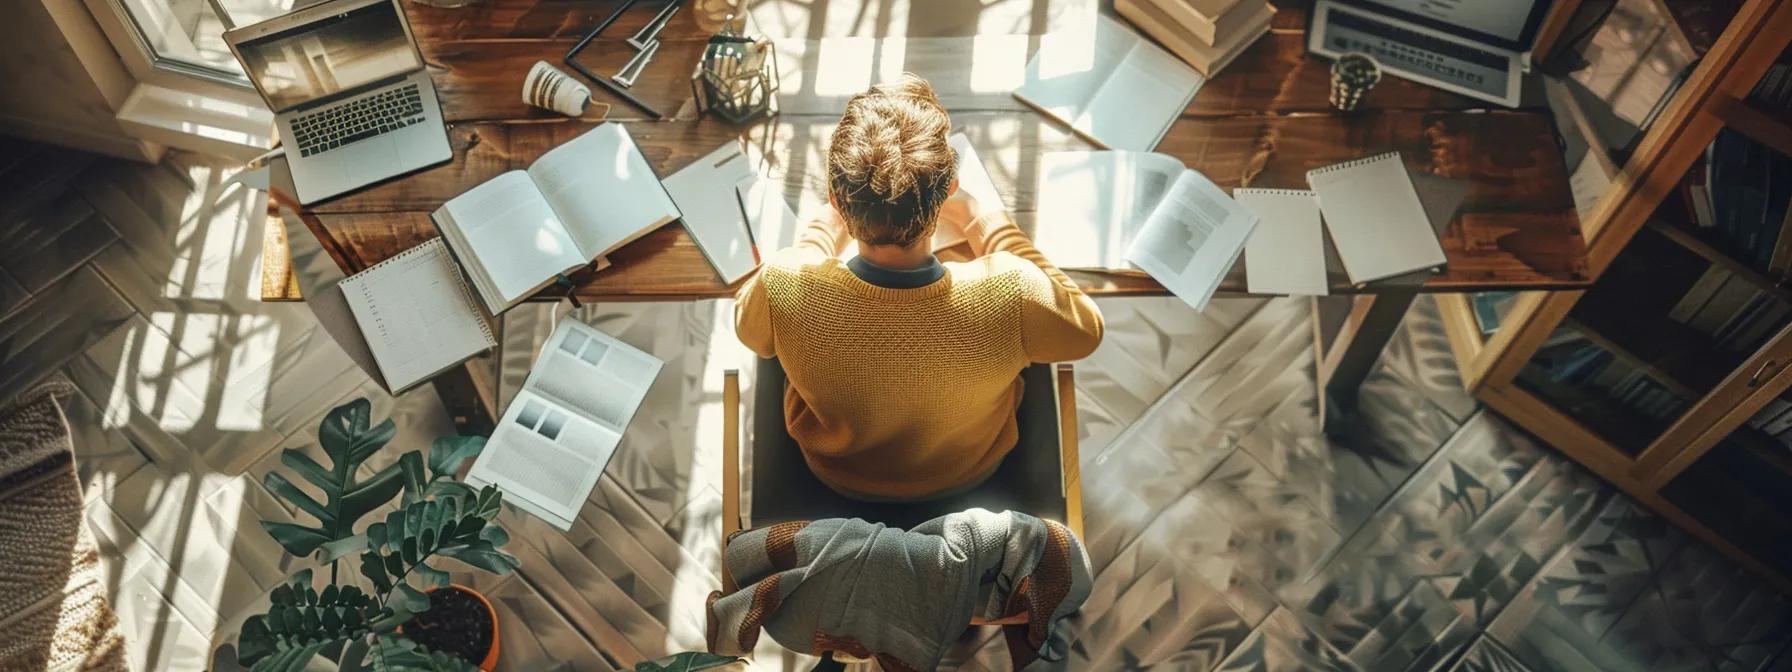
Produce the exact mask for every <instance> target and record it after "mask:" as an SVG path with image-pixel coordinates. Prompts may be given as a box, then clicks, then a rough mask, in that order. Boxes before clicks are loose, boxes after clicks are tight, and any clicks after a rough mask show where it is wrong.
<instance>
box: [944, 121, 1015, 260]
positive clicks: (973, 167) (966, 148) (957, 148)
mask: <svg viewBox="0 0 1792 672" xmlns="http://www.w3.org/2000/svg"><path fill="white" fill-rule="evenodd" d="M946 142H947V144H950V145H951V146H952V151H954V152H957V153H958V188H959V190H960V191H963V192H965V193H966V194H969V195H970V196H971V198H974V199H977V203H978V204H979V205H980V207H982V208H983V209H984V210H985V211H994V210H1007V209H1008V204H1007V203H1004V202H1003V201H1002V194H1001V192H998V191H996V183H995V181H994V180H991V179H989V170H988V169H987V168H984V166H983V159H981V158H979V157H978V156H977V149H976V148H975V147H972V146H971V139H970V137H968V136H966V135H965V134H963V133H953V134H952V137H950V138H947V139H946ZM964 241H965V236H964V229H963V228H961V227H959V226H958V225H957V224H956V223H952V222H945V221H942V222H940V223H939V225H938V226H936V227H934V229H933V249H935V250H941V249H945V248H948V247H951V246H953V245H957V244H959V243H962V242H964Z"/></svg>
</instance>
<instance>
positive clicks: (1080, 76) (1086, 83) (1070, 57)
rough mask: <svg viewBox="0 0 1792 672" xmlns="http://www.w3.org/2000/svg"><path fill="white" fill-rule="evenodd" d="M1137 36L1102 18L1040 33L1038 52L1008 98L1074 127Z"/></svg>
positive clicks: (1124, 56) (1136, 39) (1129, 49)
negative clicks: (1089, 22) (1017, 100)
mask: <svg viewBox="0 0 1792 672" xmlns="http://www.w3.org/2000/svg"><path fill="white" fill-rule="evenodd" d="M1138 39H1139V38H1138V36H1136V35H1133V34H1132V32H1131V31H1129V30H1126V28H1125V27H1123V26H1119V25H1117V24H1114V23H1113V22H1112V21H1106V20H1100V21H1097V22H1096V24H1095V25H1093V26H1089V27H1085V28H1080V29H1072V30H1062V31H1054V32H1050V33H1046V34H1045V35H1042V36H1040V38H1039V50H1038V51H1036V52H1034V53H1033V58H1032V60H1029V61H1027V68H1026V72H1025V75H1024V79H1023V81H1022V83H1021V85H1020V87H1019V88H1016V89H1015V90H1014V97H1015V98H1018V99H1020V101H1021V102H1023V103H1026V104H1028V105H1032V106H1033V107H1036V108H1039V111H1041V112H1044V113H1046V114H1047V115H1050V116H1052V117H1054V118H1056V119H1057V120H1058V121H1059V122H1061V123H1063V124H1065V125H1069V126H1073V127H1074V126H1075V124H1076V120H1077V119H1080V118H1082V116H1083V110H1085V109H1087V108H1088V106H1089V104H1090V102H1091V101H1093V100H1094V99H1095V92H1096V91H1099V90H1100V89H1101V85H1102V82H1104V81H1106V80H1107V78H1108V76H1109V75H1110V74H1112V73H1113V71H1114V69H1115V68H1118V67H1119V66H1120V61H1122V60H1124V59H1125V58H1126V54H1127V52H1129V51H1131V50H1132V45H1133V44H1134V43H1135V42H1137V41H1138Z"/></svg>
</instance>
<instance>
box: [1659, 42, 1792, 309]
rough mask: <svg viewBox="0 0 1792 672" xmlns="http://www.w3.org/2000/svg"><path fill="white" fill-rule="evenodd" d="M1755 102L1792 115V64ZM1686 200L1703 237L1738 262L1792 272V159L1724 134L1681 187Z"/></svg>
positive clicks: (1775, 73) (1779, 68) (1778, 69)
mask: <svg viewBox="0 0 1792 672" xmlns="http://www.w3.org/2000/svg"><path fill="white" fill-rule="evenodd" d="M1749 102H1750V104H1752V105H1754V106H1755V107H1756V108H1758V109H1761V110H1763V111H1770V112H1772V113H1773V114H1774V116H1778V117H1780V118H1785V117H1786V116H1788V115H1792V64H1786V63H1778V64H1775V65H1774V66H1773V67H1771V68H1769V69H1768V71H1767V74H1766V76H1764V77H1762V78H1761V81H1760V82H1759V83H1758V84H1757V85H1756V86H1755V90H1754V92H1753V93H1751V94H1750V95H1749ZM1680 198H1681V200H1682V201H1684V203H1685V210H1686V217H1687V219H1689V220H1690V221H1692V222H1693V224H1694V225H1695V226H1697V227H1698V228H1699V230H1700V231H1701V233H1702V234H1703V237H1705V238H1707V239H1709V240H1712V241H1713V242H1714V243H1715V244H1716V245H1717V246H1718V247H1720V248H1723V249H1724V250H1725V251H1727V252H1729V253H1730V254H1731V255H1732V256H1734V257H1736V258H1737V260H1739V261H1741V262H1743V263H1745V264H1748V265H1749V266H1751V267H1753V268H1754V269H1755V270H1758V271H1761V272H1764V273H1768V274H1771V275H1774V276H1780V277H1783V276H1785V275H1787V273H1788V272H1789V271H1792V157H1788V156H1786V155H1784V154H1781V153H1779V152H1777V151H1775V150H1774V149H1773V148H1771V147H1768V146H1767V145H1764V144H1761V143H1760V142H1756V141H1755V140H1753V139H1751V138H1749V137H1747V136H1745V135H1743V134H1741V133H1737V132H1735V131H1732V130H1724V131H1720V132H1719V133H1718V134H1717V139H1715V140H1713V141H1712V142H1711V146H1710V147H1708V148H1706V150H1705V154H1704V156H1703V157H1701V158H1700V159H1699V160H1698V161H1697V162H1696V163H1695V164H1694V165H1693V167H1692V169H1690V170H1688V171H1687V173H1686V177H1685V178H1684V179H1683V180H1682V181H1681V185H1680Z"/></svg>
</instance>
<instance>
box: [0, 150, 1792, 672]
mask: <svg viewBox="0 0 1792 672" xmlns="http://www.w3.org/2000/svg"><path fill="white" fill-rule="evenodd" d="M0 144H4V145H5V149H6V150H8V151H14V150H17V151H29V152H34V153H36V154H34V156H36V157H37V158H36V161H37V162H38V165H40V166H48V167H49V168H47V169H39V170H31V171H25V172H21V171H19V170H16V169H14V170H8V171H6V172H5V173H4V174H0V213H4V218H3V219H0V250H9V251H15V250H19V249H21V248H19V247H16V246H17V245H29V246H31V249H32V251H31V252H30V253H29V254H0V315H3V316H4V317H3V318H0V396H5V395H10V394H12V393H15V392H16V391H18V390H19V389H20V388H22V387H23V386H24V385H26V384H28V383H29V382H30V381H32V380H36V379H38V378H41V377H42V376H46V375H63V376H67V377H68V378H70V379H71V380H73V381H74V382H75V384H76V385H77V386H78V388H79V389H80V391H81V395H80V396H79V397H78V398H77V399H76V400H75V402H74V405H73V408H71V409H70V422H71V424H72V425H73V427H74V431H75V433H76V443H77V446H78V460H79V466H80V470H81V474H82V476H83V479H84V481H85V482H86V484H87V496H88V524H89V525H90V526H92V528H93V529H94V531H95V533H96V536H97V537H98V538H99V540H100V543H101V545H102V548H103V549H104V551H105V552H106V555H107V559H108V567H109V571H110V575H111V587H112V595H113V599H114V601H115V602H116V603H117V605H118V609H119V611H120V615H121V621H122V622H123V623H124V626H125V628H126V630H127V633H126V634H127V637H129V639H130V642H131V647H130V648H131V651H132V657H133V661H134V666H135V669H139V670H156V669H168V670H191V669H202V668H205V667H206V666H207V665H208V661H209V660H211V659H212V656H213V655H214V652H215V650H216V647H217V646H220V645H224V644H226V643H227V642H228V641H229V637H228V635H229V633H232V632H234V631H235V628H236V627H237V624H238V623H239V622H240V619H241V618H243V617H244V616H245V615H246V614H247V613H249V612H250V611H252V610H253V609H255V608H256V606H257V602H258V600H260V599H261V598H260V596H261V595H262V594H263V593H265V591H266V590H268V589H269V588H271V586H273V585H274V584H275V583H276V582H277V581H279V580H280V578H281V577H282V576H283V575H285V574H286V573H287V572H290V571H292V570H293V569H295V568H297V567H298V566H300V564H302V563H301V562H300V561H295V560H294V559H292V558H289V557H285V556H284V555H283V554H282V553H281V551H280V549H279V548H278V546H276V545H274V544H273V543H272V541H271V540H270V539H268V537H267V536H266V535H265V534H264V533H262V532H261V531H260V530H259V529H258V526H257V525H256V521H257V520H260V519H264V518H266V519H273V520H283V519H287V518H289V517H291V516H292V515H294V512H292V511H288V510H287V509H286V508H284V505H283V504H282V503H280V502H279V501H276V500H275V499H273V498H272V497H271V496H269V494H268V493H267V492H266V491H265V490H264V489H263V488H262V486H261V485H260V482H259V481H260V478H261V476H262V475H263V474H264V473H266V472H267V471H268V470H269V469H272V468H274V467H275V465H276V464H277V463H278V459H279V452H280V450H281V449H285V448H296V449H300V450H306V449H313V448H312V444H313V438H312V436H313V432H314V431H315V426H316V424H317V422H318V420H319V419H320V418H321V415H322V413H323V412H324V411H326V410H327V409H328V408H329V407H331V406H332V405H334V404H337V403H340V402H342V401H344V400H347V399H349V398H353V397H355V396H367V397H369V398H371V399H373V401H374V404H375V408H376V413H377V414H380V415H390V416H392V417H394V418H396V419H397V421H398V425H399V427H400V431H399V438H398V440H397V441H396V442H395V445H394V447H393V448H391V449H388V450H389V451H393V452H395V451H396V450H399V449H410V448H416V447H421V446H422V445H424V444H425V443H426V442H427V441H428V439H430V438H432V437H434V436H436V435H439V434H442V433H446V432H447V431H449V429H448V423H447V418H446V417H445V415H444V413H443V412H442V410H441V409H440V407H439V405H438V404H437V402H436V400H435V398H434V397H433V394H434V393H433V391H431V390H429V389H427V388H425V389H424V390H422V391H418V392H412V393H409V394H406V395H403V396H401V397H399V398H396V399H394V398H392V397H389V396H387V395H385V394H384V393H383V392H381V391H380V390H379V388H378V386H377V385H375V384H373V383H372V382H371V381H370V380H368V378H367V377H366V376H365V375H364V374H363V373H361V372H360V371H359V370H358V369H356V368H355V367H354V365H353V364H352V363H351V362H350V361H349V360H348V359H347V357H346V356H345V355H343V353H342V352H341V351H340V350H339V349H337V347H336V346H335V345H334V344H333V342H331V341H330V339H329V338H328V336H327V335H326V334H324V333H322V332H321V331H320V330H319V328H318V327H317V323H316V321H315V318H313V317H312V316H311V315H310V314H309V312H307V311H306V310H305V309H304V308H303V307H302V306H298V305H272V304H263V303H259V302H257V301H255V300H254V298H253V297H254V292H255V287H256V271H255V265H256V263H257V256H258V251H259V249H260V228H259V227H258V226H248V225H246V224H245V222H247V221H250V220H251V219H252V217H251V216H250V214H251V213H254V212H258V211H259V207H260V204H259V202H258V197H257V195H256V194H254V193H253V192H249V191H244V190H242V189H240V188H237V187H234V186H220V185H221V184H223V183H224V182H225V179H224V175H223V174H222V173H223V171H220V170H217V169H214V168H211V167H208V166H206V165H204V164H202V163H200V162H197V161H195V160H193V159H192V158H190V157H184V156H174V157H171V158H170V159H168V160H166V161H164V162H163V163H162V164H161V165H158V166H139V165H133V164H127V163H124V162H118V161H112V160H97V159H93V158H91V157H85V156H81V155H74V154H71V153H67V152H62V151H60V150H47V149H42V148H37V147H34V146H26V145H19V144H16V143H13V142H11V141H5V140H3V139H0ZM7 155H8V153H7V152H0V156H7ZM27 176H28V177H27ZM64 231H66V232H67V233H66V234H64V233H60V232H64ZM51 233H55V235H50V234H51ZM1102 308H1103V311H1104V312H1105V314H1106V316H1107V319H1108V324H1109V329H1110V332H1109V337H1108V340H1107V342H1106V343H1105V344H1104V345H1103V346H1102V348H1101V349H1100V350H1098V351H1097V352H1096V353H1095V354H1094V355H1092V356H1091V357H1090V358H1089V359H1088V360H1086V361H1083V362H1081V363H1080V364H1079V366H1078V376H1079V378H1078V390H1079V396H1078V400H1079V409H1078V410H1079V421H1080V424H1081V432H1082V434H1083V443H1082V446H1083V448H1082V452H1083V458H1084V465H1083V470H1084V481H1085V483H1084V491H1085V496H1086V497H1087V507H1088V508H1087V513H1086V520H1087V534H1088V539H1087V540H1086V541H1087V542H1088V547H1089V550H1090V554H1091V559H1092V561H1093V562H1094V565H1095V568H1096V570H1097V578H1096V585H1095V590H1094V594H1093V595H1092V596H1091V598H1090V600H1089V602H1088V603H1087V605H1086V606H1085V608H1084V609H1083V612H1082V614H1081V615H1080V616H1078V617H1077V619H1076V621H1075V623H1074V625H1073V635H1074V644H1073V646H1072V649H1071V653H1070V658H1069V660H1067V661H1065V662H1064V663H1062V664H1060V665H1059V667H1062V668H1065V669H1104V670H1105V669H1138V668H1146V667H1150V668H1154V669H1186V670H1258V669H1263V670H1315V669H1356V670H1369V671H1382V670H1389V671H1392V670H1456V669H1460V670H1502V671H1525V670H1529V671H1533V672H1545V671H1547V670H1614V671H1616V670H1641V669H1651V670H1657V669H1659V670H1669V669H1672V670H1699V669H1725V670H1731V669H1734V670H1749V669H1785V668H1787V667H1792V653H1786V652H1784V649H1785V648H1786V644H1787V642H1788V640H1789V639H1792V605H1789V604H1788V603H1787V601H1786V599H1785V598H1784V597H1783V596H1781V595H1779V594H1777V593H1774V592H1772V591H1770V590H1768V589H1766V588H1765V587H1764V586H1763V585H1762V584H1761V583H1760V582H1759V581H1757V580H1755V579H1754V578H1752V577H1750V576H1748V575H1745V574H1743V573H1741V572H1740V571H1739V570H1737V569H1736V568H1735V567H1734V566H1733V565H1732V564H1730V563H1729V562H1727V561H1725V560H1724V559H1723V558H1722V557H1720V556H1718V555H1717V554H1715V553H1714V552H1713V551H1711V550H1710V549H1708V548H1706V547H1705V546H1703V545H1701V544H1699V543H1698V542H1696V541H1692V540H1690V539H1688V538H1687V537H1686V536H1685V535H1683V534H1681V533H1679V532H1678V531H1676V530H1674V529H1673V528H1671V527H1669V526H1667V525H1665V524H1663V523H1662V521H1661V520H1659V519H1658V518H1656V517H1655V516H1653V515H1651V514H1649V513H1647V512H1645V511H1643V510H1641V509H1639V508H1638V507H1637V506H1636V505H1634V504H1633V503H1631V502H1630V501H1629V500H1628V499H1626V498H1625V497H1623V496H1621V495H1618V494H1616V493H1615V492H1614V491H1613V490H1612V489H1611V488H1609V487H1607V486H1606V485H1604V484H1603V483H1601V482H1599V481H1598V480H1596V479H1595V478H1593V477H1592V476H1591V475H1590V474H1588V473H1587V472H1586V471H1585V470H1583V469H1580V468H1578V467H1577V466H1575V465H1573V464H1571V463H1570V462H1568V461H1567V460H1565V459H1564V458H1562V457H1561V456H1560V455H1558V454H1556V453H1555V452H1554V451H1552V450H1550V449H1548V448H1547V447H1541V446H1539V445H1537V444H1535V443H1534V442H1533V441H1531V440H1530V439H1528V438H1526V437H1525V436H1524V435H1523V434H1521V433H1519V432H1517V431H1515V430H1514V429H1513V428H1512V427H1511V426H1510V425H1508V424H1507V423H1505V422H1504V421H1502V420H1500V419H1499V418H1497V417H1495V416H1493V415H1491V414H1490V413H1487V412H1485V411H1482V410H1480V409H1479V408H1478V407H1477V406H1476V404H1474V403H1473V401H1472V400H1470V399H1467V398H1466V397H1464V396H1463V395H1462V393H1461V392H1460V391H1459V385H1458V382H1457V380H1456V378H1455V375H1454V373H1453V369H1452V368H1451V364H1450V359H1449V356H1448V349H1447V346H1446V345H1445V344H1444V342H1443V335H1442V332H1441V327H1440V326H1439V324H1438V322H1437V319H1436V317H1435V315H1434V314H1433V312H1432V308H1431V304H1430V303H1429V302H1428V301H1421V302H1420V303H1419V305H1418V307H1417V308H1415V310H1414V311H1413V312H1412V313H1411V314H1409V315H1408V317H1407V320H1406V323H1405V324H1404V325H1403V330H1402V332H1401V334H1400V337H1399V339H1398V340H1397V341H1396V342H1395V343H1394V344H1393V345H1392V346H1391V347H1390V348H1389V350H1388V351H1387V353H1386V354H1385V355H1384V357H1383V360H1382V363H1381V366H1380V367H1379V369H1378V370H1377V372H1376V373H1375V375H1374V376H1373V378H1372V379H1371V380H1370V381H1369V383H1368V384H1367V385H1366V387H1365V389H1364V392H1363V395H1364V402H1363V407H1364V410H1365V413H1364V415H1365V416H1366V417H1365V422H1364V426H1363V428H1362V430H1361V431H1359V432H1356V433H1352V434H1350V435H1348V436H1341V437H1331V438H1328V437H1325V436H1323V435H1322V434H1321V433H1320V432H1319V429H1318V425H1317V420H1316V402H1315V399H1314V385H1313V380H1312V368H1313V367H1312V350H1311V348H1312V343H1311V336H1310V333H1311V332H1310V329H1309V328H1308V323H1307V320H1308V319H1309V317H1308V310H1307V306H1306V304H1305V303H1303V302H1300V301H1291V300H1267V301H1265V300H1244V299H1227V300H1219V301H1215V302H1214V304H1213V305H1212V306H1211V307H1210V308H1209V309H1208V311H1207V312H1206V313H1195V312H1193V311H1190V310H1188V309H1187V308H1186V307H1184V306H1183V305H1182V304H1181V303H1179V302H1177V301H1175V300H1173V299H1124V300H1112V301H1104V302H1102ZM565 312H566V311H565V309H564V307H551V306H539V305H530V306H525V307H524V308H521V309H519V310H517V311H514V312H512V313H511V314H509V315H508V316H507V317H506V324H505V329H504V340H505V347H504V352H503V353H502V354H501V357H502V358H503V359H504V361H505V367H504V368H505V371H506V375H505V377H504V385H505V389H506V391H507V392H506V393H509V392H511V391H514V388H515V386H516V385H517V384H518V383H519V382H520V377H519V376H520V375H521V372H523V371H526V368H527V362H528V361H529V359H530V353H532V352H533V349H534V347H535V346H537V345H539V344H540V342H541V341H542V340H543V339H544V338H545V337H546V335H547V333H549V331H551V329H552V325H553V323H554V320H556V319H563V318H565V317H566V315H565V314H564V313H565ZM573 315H574V316H575V317H576V318H577V319H583V320H587V321H590V322H591V323H593V324H596V325H598V326H599V327H600V328H602V329H604V330H606V331H608V332H610V333H613V334H615V335H617V336H618V337H621V338H623V339H625V340H627V341H629V342H630V343H633V344H635V345H637V346H639V347H642V348H644V349H646V350H648V351H650V352H653V353H654V354H656V355H658V356H660V357H663V358H665V359H666V360H667V363H668V364H667V367H666V369H665V371H664V373H662V375H661V377H660V379H659V381H657V383H656V384H655V386H654V388H653V390H652V392H651V393H650V395H649V398H648V402H647V405H646V406H645V407H644V408H643V410H642V412H641V414H640V415H638V416H637V417H636V419H635V421H634V424H633V425H632V426H631V428H630V432H629V435H628V437H627V439H626V441H625V443H624V446H623V448H622V450H621V451H620V452H619V453H618V455H617V457H616V459H615V460H614V461H613V462H612V463H611V464H610V466H609V470H608V472H607V476H606V478H605V479H603V481H602V482H601V483H600V485H599V487H598V488H597V490H596V491H595V492H594V493H593V496H592V498H591V500H590V502H589V503H588V505H587V506H586V508H585V510H584V512H583V513H582V514H581V516H580V519H579V520H578V522H577V524H576V525H575V526H574V528H573V530H572V531H571V532H570V533H562V532H559V531H557V530H554V529H552V528H550V527H548V526H546V525H544V524H542V523H540V522H539V521H536V520H534V519H532V518H529V517H527V516H524V515H520V514H518V513H516V512H514V511H510V512H507V513H506V514H505V515H504V518H503V522H504V524H505V525H506V526H507V527H509V529H510V530H511V531H512V536H513V539H514V540H515V541H514V542H513V543H512V545H511V549H512V550H513V551H514V552H515V553H517V555H518V556H519V557H521V558H522V559H523V563H524V569H523V571H522V572H521V573H519V574H516V575H513V576H510V577H504V578H501V579H495V580H494V579H490V578H489V577H471V576H469V577H464V578H465V579H466V580H469V581H472V582H473V583H474V584H475V585H477V586H479V587H480V588H481V589H483V590H485V591H486V592H487V594H488V595H490V596H492V597H493V598H495V601H496V602H497V603H498V604H499V607H500V609H501V610H502V611H503V612H504V613H503V616H502V618H503V619H505V621H506V622H507V623H514V624H519V625H518V626H516V627H506V628H505V629H504V641H503V645H502V649H503V652H504V668H503V669H517V670H542V669H569V670H593V669H599V670H601V669H609V668H613V667H617V666H620V665H623V664H627V663H632V662H633V661H636V660H640V659H643V658H651V657H655V656H658V655H661V654H664V653H666V652H670V651H676V650H681V649H688V648H697V647H700V646H701V642H702V630H703V620H702V618H701V605H702V604H703V597H704V596H705V595H706V594H707V593H708V592H709V591H710V590H712V589H714V588H715V587H716V586H717V584H718V580H717V576H716V553H717V536H718V533H719V523H718V518H719V514H720V487H719V482H718V478H719V471H718V460H719V458H720V454H719V445H720V431H721V417H720V410H721V409H720V380H721V372H722V370H723V369H725V368H730V367H739V366H744V365H745V364H746V363H747V362H748V361H749V360H748V359H747V354H746V353H745V352H744V351H743V350H742V349H741V348H740V347H739V346H738V344H736V343H735V341H734V339H733V336H732V334H731V333H730V324H729V319H728V315H729V305H728V304H727V303H726V302H702V303H678V304H617V305H603V306H590V307H587V308H584V309H581V310H579V311H576V312H575V313H573ZM749 397H750V395H749ZM520 624H526V627H523V626H522V625H520ZM226 651H228V650H226ZM762 651H763V653H762V655H761V657H760V660H759V662H760V663H761V664H762V665H763V666H765V667H767V668H773V669H778V668H789V667H801V666H803V664H804V661H805V660H806V659H805V658H804V657H801V656H795V655H791V654H784V653H780V652H779V650H778V649H777V648H776V647H775V645H773V644H771V643H770V642H769V639H767V640H765V641H764V643H763V645H762ZM223 660H228V656H222V657H221V658H220V663H221V662H222V661H223ZM952 662H953V664H954V665H956V666H957V667H959V668H960V669H966V670H982V669H989V670H998V669H1005V667H1006V663H1005V654H1004V653H1003V650H1002V646H1001V644H1000V643H999V642H998V641H997V638H996V637H994V633H993V632H987V631H974V632H971V633H967V635H966V636H965V638H964V639H963V641H962V642H961V645H960V646H959V647H958V649H957V650H956V651H955V653H954V655H953V658H952ZM220 667H227V666H225V665H222V664H220Z"/></svg>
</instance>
